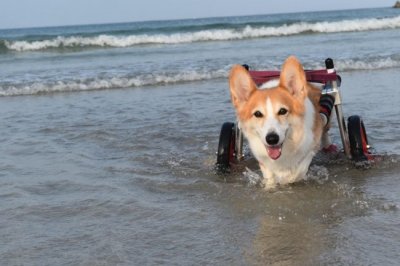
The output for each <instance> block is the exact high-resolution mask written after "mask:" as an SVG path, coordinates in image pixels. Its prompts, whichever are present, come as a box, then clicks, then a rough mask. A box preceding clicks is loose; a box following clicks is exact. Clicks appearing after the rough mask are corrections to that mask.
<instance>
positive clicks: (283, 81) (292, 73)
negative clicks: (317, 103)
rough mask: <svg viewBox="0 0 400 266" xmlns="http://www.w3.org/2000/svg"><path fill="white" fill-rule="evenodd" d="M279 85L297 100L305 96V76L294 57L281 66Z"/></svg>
mask: <svg viewBox="0 0 400 266" xmlns="http://www.w3.org/2000/svg"><path fill="white" fill-rule="evenodd" d="M279 85H280V87H283V88H285V89H287V90H288V91H289V92H290V93H291V94H292V95H293V96H294V97H296V98H298V99H304V98H305V97H306V96H307V78H306V74H305V72H304V69H303V66H302V65H301V64H300V62H299V60H297V58H296V57H294V56H290V57H288V58H287V59H286V61H285V63H284V64H283V66H282V71H281V77H280V81H279Z"/></svg>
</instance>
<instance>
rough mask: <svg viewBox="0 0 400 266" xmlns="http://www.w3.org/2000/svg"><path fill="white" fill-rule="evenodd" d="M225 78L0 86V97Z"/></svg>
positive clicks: (188, 74)
mask: <svg viewBox="0 0 400 266" xmlns="http://www.w3.org/2000/svg"><path fill="white" fill-rule="evenodd" d="M225 76H227V72H226V71H225V70H217V71H213V72H198V71H185V72H182V73H177V74H172V75H167V74H148V75H140V76H136V77H111V78H94V79H80V80H75V81H74V80H73V81H57V82H46V81H44V82H34V83H31V84H24V85H7V86H1V85H0V96H17V95H31V94H40V93H53V92H69V91H88V90H101V89H113V88H130V87H140V86H149V85H161V84H170V83H179V82H189V81H198V80H208V79H215V78H222V77H225Z"/></svg>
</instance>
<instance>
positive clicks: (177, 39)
mask: <svg viewBox="0 0 400 266" xmlns="http://www.w3.org/2000/svg"><path fill="white" fill-rule="evenodd" d="M224 27H225V28H221V29H204V30H197V31H185V32H183V31H182V32H176V33H170V34H130V35H129V34H128V35H112V34H100V35H95V36H57V37H55V38H50V39H45V40H36V41H28V40H14V41H11V40H0V43H1V45H0V46H2V47H3V49H4V47H5V48H6V49H7V50H12V51H36V50H45V49H63V48H76V47H79V48H85V47H129V46H135V45H145V44H179V43H191V42H204V41H227V40H241V39H250V38H266V37H274V36H288V35H297V34H304V33H337V32H352V31H369V30H383V29H395V28H400V16H397V17H391V18H369V19H354V20H342V21H336V22H326V21H324V22H297V23H293V24H281V25H277V26H258V25H257V26H255V25H252V26H251V25H247V26H244V27H241V28H234V27H233V26H232V28H230V27H229V26H227V25H225V26H224Z"/></svg>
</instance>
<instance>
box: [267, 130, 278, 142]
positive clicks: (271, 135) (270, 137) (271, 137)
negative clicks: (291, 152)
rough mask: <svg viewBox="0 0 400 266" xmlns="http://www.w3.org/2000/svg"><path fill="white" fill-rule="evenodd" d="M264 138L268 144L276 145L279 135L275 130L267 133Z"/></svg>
mask: <svg viewBox="0 0 400 266" xmlns="http://www.w3.org/2000/svg"><path fill="white" fill-rule="evenodd" d="M265 140H266V141H267V143H268V145H276V144H278V142H279V136H278V134H276V133H275V132H272V133H268V134H267V136H266V137H265Z"/></svg>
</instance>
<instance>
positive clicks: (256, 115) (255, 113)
mask: <svg viewBox="0 0 400 266" xmlns="http://www.w3.org/2000/svg"><path fill="white" fill-rule="evenodd" d="M254 116H255V117H257V118H260V117H263V116H264V115H263V114H262V113H261V112H260V111H255V112H254Z"/></svg>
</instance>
